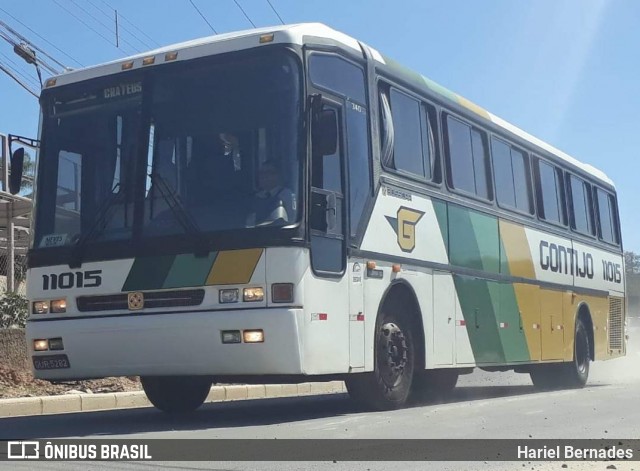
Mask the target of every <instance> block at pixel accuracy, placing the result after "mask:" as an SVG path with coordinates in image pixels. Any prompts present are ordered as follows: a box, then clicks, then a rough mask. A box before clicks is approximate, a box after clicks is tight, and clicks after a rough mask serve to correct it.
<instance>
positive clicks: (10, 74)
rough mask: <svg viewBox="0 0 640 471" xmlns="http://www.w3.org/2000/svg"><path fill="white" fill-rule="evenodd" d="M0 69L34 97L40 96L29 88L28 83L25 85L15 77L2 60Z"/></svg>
mask: <svg viewBox="0 0 640 471" xmlns="http://www.w3.org/2000/svg"><path fill="white" fill-rule="evenodd" d="M0 70H2V71H3V72H4V73H5V74H7V75H8V76H9V77H11V78H12V79H13V80H15V81H16V82H17V83H18V85H20V86H21V87H22V88H24V89H25V90H26V91H28V92H29V93H31V94H32V95H33V96H34V97H36V98H40V96H39V95H38V94H37V93H36V92H35V91H33V90H32V89H31V87H29V85H27V84H26V83H24V82H23V81H22V80H20V79H19V78H18V77H16V76H15V74H14V73H13V72H12V71H11V70H10V69H9V68H7V67H6V66H5V65H4V64H2V62H0Z"/></svg>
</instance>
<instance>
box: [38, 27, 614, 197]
mask: <svg viewBox="0 0 640 471" xmlns="http://www.w3.org/2000/svg"><path fill="white" fill-rule="evenodd" d="M272 33H273V38H272V39H270V40H267V41H265V42H264V44H274V43H288V44H298V45H304V44H306V43H309V42H313V40H310V39H311V38H324V39H329V40H331V41H335V42H337V43H339V44H340V45H342V46H345V47H348V48H351V49H354V50H355V51H356V52H357V53H358V54H360V53H362V49H361V46H360V42H359V41H358V40H356V39H354V38H352V37H351V36H348V35H346V34H344V33H341V32H339V31H336V30H334V29H332V28H330V27H328V26H327V25H324V24H322V23H300V24H292V25H283V26H273V27H265V28H255V29H250V30H243V31H236V32H231V33H224V34H218V35H215V36H207V37H204V38H200V39H194V40H191V41H185V42H182V43H178V44H172V45H169V46H164V47H161V48H158V49H154V50H152V51H148V52H144V53H141V54H136V55H133V56H130V57H126V58H122V59H117V60H115V61H111V62H107V63H104V64H100V65H96V66H91V67H87V68H84V69H78V70H71V71H67V72H65V73H63V74H62V75H59V76H57V77H54V78H55V82H54V83H51V82H50V81H47V84H45V86H47V85H49V86H50V87H52V86H59V85H66V84H69V83H73V82H78V81H83V80H87V79H90V78H96V77H101V76H105V75H110V74H116V73H119V72H121V71H122V70H124V69H123V67H122V66H123V64H125V63H128V62H132V66H131V69H141V68H146V67H149V66H153V65H159V64H161V63H164V62H166V61H167V60H170V59H167V57H166V56H165V54H167V53H170V52H178V54H177V57H176V58H175V60H177V61H182V60H189V59H195V58H198V57H204V56H209V55H214V54H220V53H224V52H231V51H237V50H242V49H250V48H254V47H256V46H258V45H259V44H262V43H263V42H262V41H261V36H264V35H270V34H272ZM367 47H369V49H370V51H371V55H372V57H373V58H374V60H376V61H377V62H379V63H381V64H385V65H389V66H392V67H393V68H394V70H395V71H396V72H397V73H398V74H399V75H400V76H401V77H402V76H405V78H407V79H408V80H409V81H410V82H413V81H415V78H416V76H419V78H420V80H421V82H423V83H424V86H425V87H427V88H428V89H429V90H431V91H432V92H434V93H436V94H438V95H439V96H441V97H442V98H444V99H446V100H449V101H453V102H454V103H457V104H458V105H461V106H463V107H464V108H466V109H468V110H470V111H471V112H473V113H475V114H476V115H479V116H480V117H482V118H483V119H486V120H489V121H491V122H492V123H494V124H495V125H497V126H499V127H501V128H503V129H505V130H507V131H509V132H511V133H513V134H515V135H516V136H518V137H520V138H522V139H524V140H525V141H528V142H530V143H531V144H534V145H536V146H538V147H539V148H541V149H544V150H545V151H547V152H549V153H551V154H553V155H555V156H556V157H558V158H559V159H561V160H564V161H565V162H568V163H569V164H571V165H573V166H575V167H578V168H579V169H581V170H582V171H584V172H586V173H588V174H589V175H592V176H593V177H595V178H597V179H599V180H601V181H603V182H605V183H607V184H609V185H611V186H612V187H613V186H614V184H613V181H612V180H611V179H610V178H609V177H608V176H607V175H606V174H605V173H604V172H603V171H601V170H599V169H597V168H595V167H593V166H592V165H589V164H586V163H583V162H580V161H579V160H577V159H575V158H573V157H571V156H570V155H568V154H566V153H565V152H562V151H561V150H559V149H557V148H555V147H553V146H552V145H550V144H548V143H546V142H544V141H542V140H541V139H538V138H536V137H535V136H532V135H531V134H529V133H527V132H525V131H523V130H522V129H520V128H518V127H517V126H515V125H513V124H511V123H509V122H507V121H505V120H503V119H501V118H499V117H498V116H495V115H494V114H492V113H490V112H488V111H486V110H485V109H484V108H482V107H480V106H478V105H476V104H475V103H473V102H471V101H470V100H467V99H466V98H464V97H462V96H460V95H458V94H456V93H453V92H451V91H450V90H448V89H446V88H445V87H443V86H441V85H439V84H437V83H436V82H434V81H433V80H431V79H429V78H427V77H425V76H423V75H418V74H416V73H415V72H413V71H411V70H410V69H408V68H405V67H403V66H400V65H399V64H397V63H395V61H392V60H391V59H388V58H386V57H384V56H382V54H380V53H379V52H378V51H377V50H375V49H373V48H371V47H370V46H367ZM148 57H154V61H153V63H152V64H150V65H143V63H142V60H143V59H144V58H148Z"/></svg>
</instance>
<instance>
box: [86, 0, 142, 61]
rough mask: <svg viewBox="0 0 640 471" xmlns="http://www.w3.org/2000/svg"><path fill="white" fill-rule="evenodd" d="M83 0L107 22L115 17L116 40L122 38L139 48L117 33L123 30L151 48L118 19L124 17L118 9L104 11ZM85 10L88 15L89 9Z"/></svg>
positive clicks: (110, 21)
mask: <svg viewBox="0 0 640 471" xmlns="http://www.w3.org/2000/svg"><path fill="white" fill-rule="evenodd" d="M85 1H86V2H87V3H89V4H90V5H91V6H92V7H93V8H94V9H95V10H96V11H97V12H99V13H101V14H102V15H104V16H105V17H106V18H107V19H108V20H109V24H111V23H112V22H113V21H114V19H115V23H116V31H115V34H116V40H118V39H122V41H123V42H125V43H126V44H129V46H131V47H132V48H134V49H139V48H138V47H137V46H134V45H133V44H131V43H130V42H128V41H127V40H126V39H125V38H123V37H122V35H120V34H118V33H119V32H120V31H124V32H126V33H128V34H129V35H130V36H131V37H133V38H134V39H135V40H137V41H138V42H139V43H140V44H142V45H143V47H145V48H146V49H151V46H150V45H149V44H147V43H146V42H145V41H144V40H142V39H140V38H139V37H138V36H136V34H135V33H133V32H131V31H129V29H128V28H127V27H126V26H125V25H124V24H122V23H121V22H120V21H119V20H121V19H124V17H123V16H122V14H121V13H118V11H117V10H116V9H115V8H114V9H113V10H112V11H110V12H106V11H104V10H103V9H102V8H100V7H99V6H98V5H96V4H95V3H93V2H92V1H91V0H85ZM74 3H75V2H74ZM78 6H80V5H78ZM83 10H84V9H83ZM85 11H86V13H87V14H88V15H91V13H90V12H89V11H87V10H85ZM114 14H115V16H114ZM94 19H95V20H96V21H98V19H97V18H94ZM109 31H111V32H113V31H112V30H111V28H109ZM138 52H139V51H138Z"/></svg>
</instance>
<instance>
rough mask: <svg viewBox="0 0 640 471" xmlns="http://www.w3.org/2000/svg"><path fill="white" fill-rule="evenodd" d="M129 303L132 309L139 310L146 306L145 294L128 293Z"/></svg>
mask: <svg viewBox="0 0 640 471" xmlns="http://www.w3.org/2000/svg"><path fill="white" fill-rule="evenodd" d="M127 303H128V305H129V310H130V311H138V310H140V309H142V308H143V307H144V294H142V293H129V294H128V295H127Z"/></svg>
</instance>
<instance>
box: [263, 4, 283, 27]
mask: <svg viewBox="0 0 640 471" xmlns="http://www.w3.org/2000/svg"><path fill="white" fill-rule="evenodd" d="M267 3H268V4H269V6H270V7H271V9H272V10H273V12H274V13H275V14H276V16H277V17H278V19H279V20H280V23H282V24H284V20H283V19H282V17H281V16H280V13H278V10H276V7H274V6H273V5H272V4H271V0H267Z"/></svg>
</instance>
